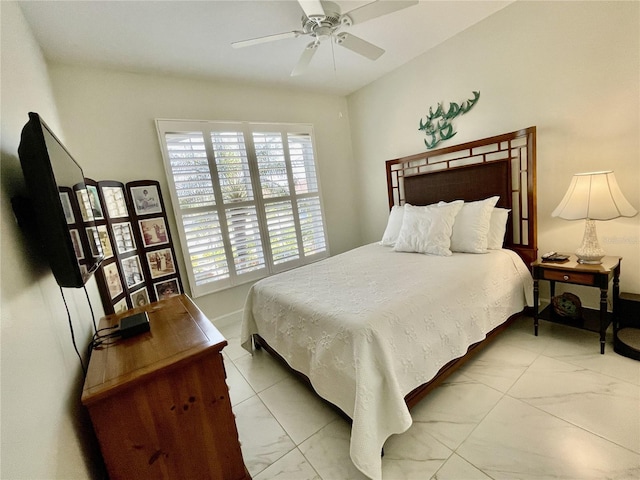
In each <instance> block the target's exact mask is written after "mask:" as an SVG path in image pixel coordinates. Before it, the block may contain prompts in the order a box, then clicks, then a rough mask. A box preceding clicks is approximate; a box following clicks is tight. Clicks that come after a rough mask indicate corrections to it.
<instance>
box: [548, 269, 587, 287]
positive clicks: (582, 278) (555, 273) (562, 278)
mask: <svg viewBox="0 0 640 480" xmlns="http://www.w3.org/2000/svg"><path fill="white" fill-rule="evenodd" d="M542 278H543V279H545V280H554V281H557V282H570V283H577V284H579V285H596V275H595V274H593V273H585V272H566V271H559V270H543V271H542Z"/></svg>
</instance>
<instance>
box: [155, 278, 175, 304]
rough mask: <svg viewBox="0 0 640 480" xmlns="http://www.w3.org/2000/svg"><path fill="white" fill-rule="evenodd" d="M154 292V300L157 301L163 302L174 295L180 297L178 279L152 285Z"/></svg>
mask: <svg viewBox="0 0 640 480" xmlns="http://www.w3.org/2000/svg"><path fill="white" fill-rule="evenodd" d="M153 288H154V289H155V291H156V298H157V299H158V300H165V299H167V298H170V297H174V296H176V295H180V286H179V285H178V279H176V278H172V279H170V280H165V281H164V282H158V283H156V284H154V285H153Z"/></svg>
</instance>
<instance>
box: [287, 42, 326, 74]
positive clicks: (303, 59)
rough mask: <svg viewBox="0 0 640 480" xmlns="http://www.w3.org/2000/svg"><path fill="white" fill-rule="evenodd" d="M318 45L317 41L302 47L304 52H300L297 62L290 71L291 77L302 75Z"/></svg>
mask: <svg viewBox="0 0 640 480" xmlns="http://www.w3.org/2000/svg"><path fill="white" fill-rule="evenodd" d="M319 45H320V44H319V43H318V42H311V43H310V44H309V45H307V48H305V49H304V52H302V55H301V56H300V60H298V64H297V65H296V66H295V68H294V69H293V71H292V72H291V76H292V77H295V76H297V75H302V74H303V73H304V72H305V70H306V69H307V67H308V66H309V62H311V59H312V58H313V55H314V54H315V53H316V50H318V46H319Z"/></svg>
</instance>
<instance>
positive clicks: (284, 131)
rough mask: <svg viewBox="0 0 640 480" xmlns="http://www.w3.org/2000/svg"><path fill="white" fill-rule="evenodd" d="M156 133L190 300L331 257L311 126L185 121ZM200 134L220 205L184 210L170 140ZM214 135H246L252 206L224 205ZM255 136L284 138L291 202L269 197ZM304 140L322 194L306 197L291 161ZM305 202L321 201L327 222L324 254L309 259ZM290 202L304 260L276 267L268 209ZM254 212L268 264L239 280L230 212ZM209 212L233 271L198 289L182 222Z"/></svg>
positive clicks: (159, 124)
mask: <svg viewBox="0 0 640 480" xmlns="http://www.w3.org/2000/svg"><path fill="white" fill-rule="evenodd" d="M155 123H156V130H157V133H158V140H159V144H160V148H161V152H162V160H163V165H164V169H165V175H166V177H167V182H168V185H169V192H170V196H171V203H172V207H173V212H174V215H175V220H176V225H177V228H178V236H179V238H180V242H181V245H182V248H181V251H182V255H183V259H184V262H185V266H186V268H185V271H186V272H187V276H188V280H189V286H190V290H191V294H192V296H193V297H194V298H197V297H200V296H203V295H207V294H210V293H215V292H219V291H222V290H226V289H228V288H233V287H236V286H238V285H243V284H246V283H250V282H254V281H257V280H259V279H261V278H264V277H267V276H269V275H274V274H276V273H280V272H283V271H286V270H290V269H292V268H297V267H300V266H302V265H306V264H309V263H314V262H316V261H319V260H322V259H323V258H327V257H329V255H330V253H329V242H328V235H327V223H326V219H325V212H324V205H323V197H322V188H321V184H320V174H319V165H318V155H317V150H316V141H315V135H314V131H313V125H311V124H297V123H296V124H294V123H267V122H247V121H242V122H233V121H213V120H180V119H156V120H155ZM196 132H199V133H201V134H202V136H203V140H204V146H205V152H206V156H207V164H208V167H209V173H210V175H211V183H212V186H213V192H214V198H215V205H209V206H206V207H204V206H203V207H197V208H181V206H180V200H179V198H178V191H177V188H176V183H175V179H174V176H173V170H172V165H171V158H170V154H169V150H168V147H167V141H166V138H165V135H166V134H171V133H177V134H181V133H185V134H186V133H196ZM212 132H218V133H221V132H237V133H242V135H243V137H244V145H245V148H246V156H247V161H248V169H249V174H250V179H251V180H250V181H251V191H252V193H253V200H243V201H239V202H234V203H225V202H224V201H223V198H222V190H221V185H220V181H219V177H218V171H217V165H216V159H215V156H214V148H213V144H212V140H211V134H212ZM254 133H269V134H270V133H278V134H280V135H281V139H282V145H283V148H284V150H285V152H286V153H285V154H284V162H285V165H286V172H287V178H288V187H289V194H288V195H286V196H276V197H264V196H263V189H262V184H261V178H260V173H259V165H258V155H257V152H256V149H255V144H254V136H253V135H254ZM291 134H303V135H308V137H309V139H310V142H311V149H312V155H313V167H314V170H315V172H314V173H315V182H316V185H317V190H315V191H313V192H306V193H296V189H295V184H294V176H293V172H292V160H291V157H290V154H289V135H291ZM305 198H312V199H315V198H317V199H318V203H319V208H320V219H321V222H322V236H323V239H322V240H323V241H324V247H325V248H324V250H322V251H320V252H316V253H312V254H310V255H309V254H305V252H304V249H305V246H304V244H303V240H302V235H303V231H302V228H301V222H300V218H299V210H298V208H297V207H298V202H299V201H300V200H304V199H305ZM287 201H288V202H290V203H291V212H292V214H293V217H294V224H295V231H296V240H297V243H298V250H299V255H298V258H297V259H294V260H288V261H284V262H282V263H279V264H276V263H274V259H273V252H272V248H271V247H272V245H271V238H270V233H269V229H268V224H267V212H266V208H265V207H266V206H268V205H269V204H276V203H279V202H287ZM242 206H245V207H254V208H255V212H256V217H257V222H258V229H259V233H260V241H261V243H262V253H263V258H264V267H263V268H260V269H257V270H255V271H252V272H249V273H242V274H240V275H238V274H237V273H236V268H235V264H234V256H233V253H232V247H233V245H232V241H231V240H230V238H229V235H228V234H229V230H228V226H227V225H226V222H227V219H226V214H227V212H228V211H229V210H230V209H231V208H237V207H242ZM207 211H215V212H217V221H218V222H219V223H224V225H222V226H221V232H220V233H221V235H222V237H223V240H224V251H225V257H226V260H227V264H228V265H227V268H228V269H229V272H228V277H227V278H224V279H220V280H214V281H211V282H207V283H203V284H201V285H198V284H197V280H196V275H195V272H194V268H193V265H192V261H191V252H190V251H189V243H188V239H187V232H186V230H185V226H184V224H183V216H184V215H188V214H196V213H198V212H203V213H205V214H206V213H207Z"/></svg>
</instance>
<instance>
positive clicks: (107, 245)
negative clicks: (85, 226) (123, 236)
mask: <svg viewBox="0 0 640 480" xmlns="http://www.w3.org/2000/svg"><path fill="white" fill-rule="evenodd" d="M98 237H99V238H100V245H102V253H103V254H104V259H105V260H108V259H110V258H111V257H113V247H112V246H111V240H110V239H109V232H108V231H107V226H106V225H98Z"/></svg>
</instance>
